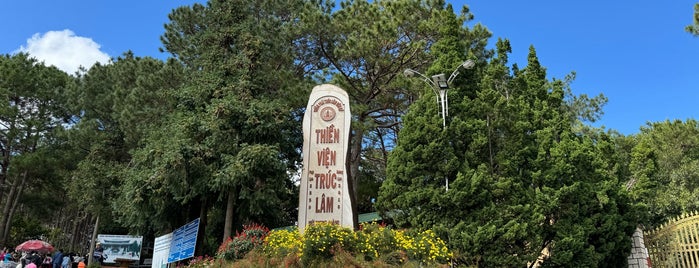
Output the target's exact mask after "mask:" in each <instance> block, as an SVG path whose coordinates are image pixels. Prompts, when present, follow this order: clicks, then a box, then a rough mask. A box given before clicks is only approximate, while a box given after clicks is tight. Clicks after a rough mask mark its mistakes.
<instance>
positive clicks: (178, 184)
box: [121, 1, 310, 249]
mask: <svg viewBox="0 0 699 268" xmlns="http://www.w3.org/2000/svg"><path fill="white" fill-rule="evenodd" d="M302 7H303V3H302V2H301V1H297V2H290V3H285V4H281V3H277V2H275V1H256V2H254V1H210V2H209V3H208V4H207V5H201V4H194V5H192V6H190V7H180V8H178V9H176V10H174V11H173V12H172V13H171V14H170V22H169V23H168V24H167V25H166V32H165V34H164V35H163V36H162V40H163V44H164V49H165V50H166V51H167V52H169V53H171V54H172V55H173V56H174V57H175V60H177V61H178V62H179V63H180V64H182V66H184V67H185V70H186V80H187V82H186V83H185V84H184V85H183V86H182V87H180V88H179V89H178V90H177V91H176V92H174V94H173V97H174V99H175V101H176V103H177V106H176V107H175V109H174V110H173V111H172V113H170V114H169V115H167V116H166V117H164V118H163V120H164V124H163V125H162V126H159V127H158V128H157V129H156V130H155V131H153V132H151V133H150V134H149V135H148V137H147V139H146V142H145V145H144V147H143V148H139V149H137V150H135V151H134V161H133V162H132V169H130V171H129V172H130V173H131V174H129V175H128V177H129V180H128V182H127V185H126V187H125V189H124V190H123V191H122V193H121V204H122V205H124V206H126V204H127V202H130V203H128V204H129V205H131V206H134V207H135V208H136V209H129V210H127V212H126V213H125V214H124V215H122V217H123V218H124V219H126V220H127V222H128V220H135V221H136V222H137V223H138V224H140V225H141V226H142V227H145V225H153V226H151V228H154V227H157V226H164V225H166V224H171V225H170V227H171V228H172V227H177V225H178V224H179V225H181V224H184V223H186V222H187V221H189V220H192V219H194V218H197V217H200V218H201V222H200V225H201V226H202V228H204V229H205V231H204V232H206V233H207V234H212V233H211V231H210V230H211V229H215V230H220V231H221V232H222V234H223V237H224V238H225V237H228V236H230V234H231V233H232V231H233V230H234V229H238V228H240V227H241V226H242V224H245V223H248V222H250V221H254V222H258V223H262V224H265V225H267V226H272V227H273V226H286V225H290V224H291V223H292V222H293V220H294V219H295V215H292V214H291V213H293V212H292V210H291V208H295V207H297V205H298V204H297V200H298V199H297V198H295V197H294V196H295V195H296V194H297V190H296V188H295V186H294V184H293V182H292V180H291V176H290V174H291V173H293V172H296V169H297V163H298V160H299V157H300V156H299V150H297V149H298V148H299V147H300V144H301V137H302V136H301V135H300V131H301V124H300V119H301V115H300V110H299V107H302V105H303V104H302V103H303V101H305V100H304V99H303V98H302V97H301V96H303V94H302V92H307V90H305V89H310V86H308V84H306V83H304V82H303V75H304V73H305V69H304V66H303V65H302V62H300V61H296V59H297V58H296V57H295V56H296V52H295V47H294V46H293V45H294V44H295V42H296V41H297V40H298V39H299V38H300V37H299V33H298V29H297V27H296V23H297V22H298V16H299V9H300V8H302ZM304 90H305V91H304ZM144 185H145V187H144ZM219 208H223V210H219ZM175 211H183V213H181V214H179V215H180V217H179V218H178V219H173V213H172V212H175ZM183 214H185V215H183ZM209 215H218V216H221V215H224V216H222V217H220V218H225V221H223V222H221V221H220V220H219V219H220V218H217V217H209ZM138 219H150V220H138ZM209 220H211V221H212V222H211V223H213V224H216V225H217V224H219V223H222V224H224V225H225V226H212V227H213V228H206V226H207V225H208V221H209ZM173 225H174V226H173ZM160 230H167V228H165V229H163V228H160ZM220 235H221V233H219V234H216V236H217V237H221V236H220ZM220 241H221V240H218V241H215V242H211V241H209V243H212V244H211V245H207V247H208V248H209V249H211V248H215V247H216V246H218V244H219V243H220Z"/></svg>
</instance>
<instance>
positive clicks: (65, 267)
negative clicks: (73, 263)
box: [61, 254, 71, 268]
mask: <svg viewBox="0 0 699 268" xmlns="http://www.w3.org/2000/svg"><path fill="white" fill-rule="evenodd" d="M70 255H71V254H65V255H63V260H62V261H61V268H69V267H70Z"/></svg>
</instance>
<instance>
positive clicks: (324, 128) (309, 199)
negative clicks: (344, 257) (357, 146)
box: [298, 84, 354, 231]
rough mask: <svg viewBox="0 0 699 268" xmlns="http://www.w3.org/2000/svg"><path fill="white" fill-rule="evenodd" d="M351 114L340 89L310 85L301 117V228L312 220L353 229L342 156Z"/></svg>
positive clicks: (345, 149) (311, 222) (346, 100)
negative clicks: (311, 88)
mask: <svg viewBox="0 0 699 268" xmlns="http://www.w3.org/2000/svg"><path fill="white" fill-rule="evenodd" d="M351 116H352V115H351V113H350V107H349V97H348V96H347V93H346V92H345V91H344V90H342V89H341V88H339V87H336V86H334V85H328V84H324V85H320V86H316V87H315V88H313V91H312V92H311V96H310V98H309V100H308V105H307V106H306V113H305V114H304V117H303V136H304V138H303V171H302V173H301V184H300V193H299V220H298V225H299V230H301V231H303V229H304V228H305V226H306V225H308V224H313V223H314V222H331V223H335V224H340V225H342V226H345V227H349V228H354V223H353V220H352V219H353V217H352V205H351V203H350V197H349V194H350V193H349V189H348V181H347V172H346V166H347V165H346V159H345V158H346V155H347V148H348V146H349V134H350V122H351Z"/></svg>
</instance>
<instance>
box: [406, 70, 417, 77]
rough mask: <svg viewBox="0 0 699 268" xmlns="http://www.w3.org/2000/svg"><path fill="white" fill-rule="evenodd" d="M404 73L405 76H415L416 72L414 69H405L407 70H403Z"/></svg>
mask: <svg viewBox="0 0 699 268" xmlns="http://www.w3.org/2000/svg"><path fill="white" fill-rule="evenodd" d="M403 75H405V77H413V75H415V73H414V72H413V70H410V69H405V71H403Z"/></svg>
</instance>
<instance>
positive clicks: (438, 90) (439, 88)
mask: <svg viewBox="0 0 699 268" xmlns="http://www.w3.org/2000/svg"><path fill="white" fill-rule="evenodd" d="M475 65H476V63H474V62H473V61H472V60H467V61H464V62H463V63H462V64H461V65H459V66H457V67H456V69H454V71H453V72H452V73H451V75H449V78H448V79H447V76H446V75H445V74H443V73H442V74H436V75H433V76H432V78H428V77H427V76H425V75H424V74H421V73H420V72H418V71H415V70H413V69H405V71H403V74H404V75H405V76H407V77H412V76H413V75H415V74H417V75H419V76H420V77H422V79H423V81H425V83H427V84H428V85H429V86H430V88H431V89H432V91H433V92H434V94H435V95H437V98H439V99H438V100H437V102H438V103H439V106H440V107H441V109H442V128H446V127H447V115H449V97H448V95H447V90H449V85H450V84H451V82H452V81H454V79H455V78H456V76H458V75H459V68H462V67H463V68H464V69H471V68H473V66H475Z"/></svg>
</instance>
